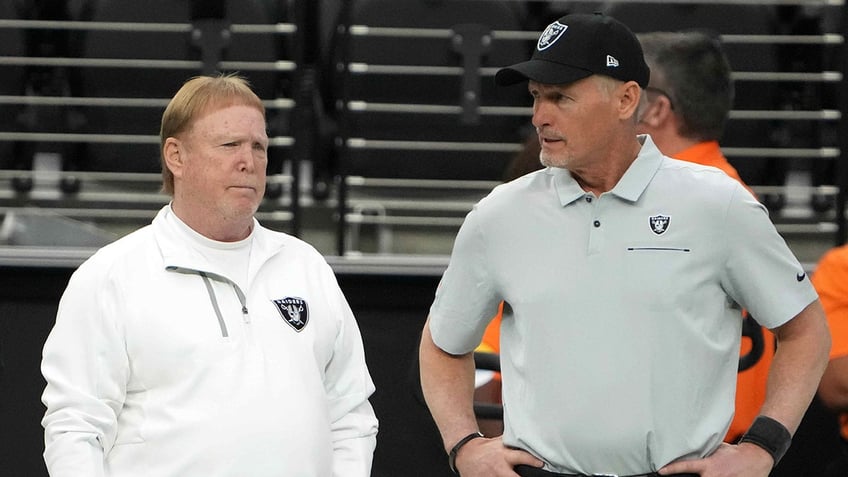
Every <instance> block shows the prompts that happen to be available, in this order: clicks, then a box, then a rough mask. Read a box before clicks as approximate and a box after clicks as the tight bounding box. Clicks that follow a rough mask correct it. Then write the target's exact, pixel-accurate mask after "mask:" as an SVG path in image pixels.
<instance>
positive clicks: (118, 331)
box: [42, 75, 377, 477]
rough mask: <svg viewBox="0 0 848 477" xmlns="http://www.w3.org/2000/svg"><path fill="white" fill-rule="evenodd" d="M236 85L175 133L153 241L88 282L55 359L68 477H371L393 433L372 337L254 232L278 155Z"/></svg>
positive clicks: (187, 114)
mask: <svg viewBox="0 0 848 477" xmlns="http://www.w3.org/2000/svg"><path fill="white" fill-rule="evenodd" d="M265 130H266V123H265V111H264V108H263V106H262V103H261V101H260V99H259V98H258V97H257V96H256V95H255V94H254V93H253V91H251V89H250V87H249V86H248V84H247V83H246V81H244V80H243V79H242V78H239V77H237V76H233V75H228V76H218V77H198V78H194V79H191V80H189V81H188V82H186V84H185V85H184V86H183V87H182V88H181V89H180V91H179V92H177V94H176V95H175V96H174V98H173V99H172V100H171V102H170V104H169V105H168V107H167V109H166V110H165V113H164V115H163V118H162V129H161V141H162V144H161V149H162V150H161V152H162V170H163V182H164V187H163V189H164V191H165V192H167V193H168V194H170V195H171V196H172V201H171V202H170V204H169V205H167V206H165V207H164V208H162V210H161V211H160V212H159V213H158V215H157V216H156V218H155V219H154V220H153V223H152V224H151V225H148V226H146V227H144V228H142V229H140V230H138V231H136V232H133V233H131V234H129V235H127V236H126V237H124V238H122V239H119V240H118V241H116V242H114V243H112V244H110V245H108V246H106V247H104V248H103V249H101V250H100V251H98V252H97V253H96V254H94V255H93V256H92V257H91V258H90V259H89V260H87V261H86V262H85V263H83V264H82V265H81V266H80V268H79V269H78V270H77V271H76V272H75V273H74V275H73V277H72V278H71V280H70V282H69V284H68V287H67V289H66V290H65V293H64V295H63V297H62V300H61V302H60V305H59V311H58V315H57V319H56V324H55V327H54V328H53V330H52V332H51V333H50V336H49V337H48V339H47V342H46V344H45V346H44V355H43V361H42V373H43V374H44V377H45V379H46V380H47V387H46V389H45V391H44V395H43V397H42V400H43V402H44V404H45V405H46V406H47V412H46V414H45V416H44V420H43V422H42V424H43V425H44V428H45V451H44V458H45V462H46V464H47V468H48V470H49V472H50V475H51V476H53V477H63V476H80V475H85V476H89V477H100V476H104V477H124V476H157V477H167V476H173V477H191V476H203V477H212V476H222V477H223V476H250V477H265V476H268V477H270V476H275V477H280V476H298V477H327V476H331V475H332V476H335V477H357V476H358V477H367V476H368V475H369V474H370V472H371V463H372V457H373V452H374V447H375V445H376V434H377V419H376V417H375V415H374V411H373V409H372V408H371V405H370V403H369V401H368V398H369V396H370V395H371V394H372V393H373V392H374V385H373V383H372V381H371V377H370V375H369V373H368V369H367V367H366V364H365V358H364V351H363V345H362V339H361V336H360V332H359V329H358V327H357V324H356V321H355V319H354V317H353V314H352V312H351V310H350V307H349V306H348V304H347V301H346V300H345V298H344V296H343V295H342V292H341V290H340V289H339V286H338V284H337V282H336V280H335V276H334V274H333V272H332V269H331V268H330V267H329V266H328V265H327V263H326V262H325V261H324V259H323V257H322V256H321V255H320V254H319V253H318V252H317V251H316V250H315V249H314V248H312V247H311V246H309V245H308V244H306V243H304V242H303V241H301V240H298V239H296V238H294V237H291V236H288V235H286V234H283V233H279V232H274V231H271V230H269V229H266V228H264V227H262V226H261V225H260V224H259V223H258V222H257V221H256V219H255V218H254V214H255V212H256V210H257V209H258V207H259V204H260V201H261V200H262V197H263V193H264V190H265V168H266V164H267V149H268V137H267V135H266V132H265Z"/></svg>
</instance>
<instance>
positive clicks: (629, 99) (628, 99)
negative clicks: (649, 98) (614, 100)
mask: <svg viewBox="0 0 848 477" xmlns="http://www.w3.org/2000/svg"><path fill="white" fill-rule="evenodd" d="M642 94H643V91H642V88H640V87H639V84H638V83H636V82H635V81H628V82H626V83H624V84H623V85H621V90H620V95H619V100H620V101H619V117H620V118H621V119H629V118H631V117H633V116H634V115H635V114H636V113H637V112H638V111H639V98H641V97H642Z"/></svg>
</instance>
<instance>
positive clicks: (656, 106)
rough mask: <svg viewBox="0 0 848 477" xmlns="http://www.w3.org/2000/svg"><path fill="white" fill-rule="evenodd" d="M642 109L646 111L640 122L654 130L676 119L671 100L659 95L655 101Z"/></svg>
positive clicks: (642, 114)
mask: <svg viewBox="0 0 848 477" xmlns="http://www.w3.org/2000/svg"><path fill="white" fill-rule="evenodd" d="M643 93H644V91H643ZM642 108H643V109H644V111H642V112H641V116H639V122H640V123H644V124H647V125H648V126H649V127H652V128H659V127H661V126H663V125H664V124H666V123H667V122H668V121H669V120H671V119H672V118H673V117H674V111H672V109H671V100H669V99H668V97H667V96H665V95H657V96H656V98H654V100H653V101H651V102H649V103H648V102H646V103H645V105H644V106H643V107H642Z"/></svg>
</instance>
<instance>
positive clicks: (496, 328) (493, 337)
mask: <svg viewBox="0 0 848 477" xmlns="http://www.w3.org/2000/svg"><path fill="white" fill-rule="evenodd" d="M503 307H504V304H503V302H501V304H500V305H498V313H497V314H496V315H495V316H494V317H493V318H492V321H490V322H489V326H487V327H486V331H485V332H484V333H483V340H482V341H481V342H480V346H478V347H477V351H485V352H489V353H500V352H501V318H502V317H503Z"/></svg>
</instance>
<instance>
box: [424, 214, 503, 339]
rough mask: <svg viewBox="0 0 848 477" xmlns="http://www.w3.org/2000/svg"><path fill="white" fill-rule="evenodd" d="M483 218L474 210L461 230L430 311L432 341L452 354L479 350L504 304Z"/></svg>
mask: <svg viewBox="0 0 848 477" xmlns="http://www.w3.org/2000/svg"><path fill="white" fill-rule="evenodd" d="M480 214H481V212H480V211H479V210H478V209H476V208H475V209H474V210H472V211H471V213H469V214H468V216H467V217H466V219H465V222H464V223H463V224H462V226H461V227H460V229H459V232H458V233H457V236H456V239H455V242H454V246H453V251H452V253H451V258H450V263H449V264H448V268H447V269H446V270H445V273H444V275H442V279H441V282H440V283H439V286H438V288H437V289H436V297H435V299H434V301H433V304H432V305H431V307H430V331H431V333H432V336H433V341H434V343H436V345H437V346H438V347H439V348H441V349H443V350H444V351H446V352H448V353H451V354H465V353H469V352H471V351H473V350H474V349H475V348H476V347H477V345H478V344H479V343H480V340H481V339H482V338H483V334H484V332H485V330H486V325H487V324H488V323H489V322H490V321H491V320H492V318H493V317H494V316H495V314H496V312H497V308H498V304H499V303H500V301H501V297H500V296H499V295H498V293H497V292H496V287H495V284H494V282H493V279H492V277H493V276H494V274H493V273H491V272H490V262H489V260H487V256H486V247H485V241H484V240H483V236H484V234H483V232H482V231H481V230H480V228H479V227H478V221H479V220H480Z"/></svg>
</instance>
